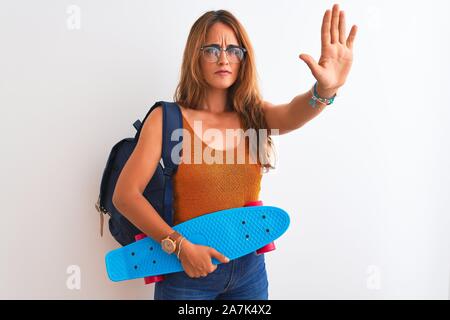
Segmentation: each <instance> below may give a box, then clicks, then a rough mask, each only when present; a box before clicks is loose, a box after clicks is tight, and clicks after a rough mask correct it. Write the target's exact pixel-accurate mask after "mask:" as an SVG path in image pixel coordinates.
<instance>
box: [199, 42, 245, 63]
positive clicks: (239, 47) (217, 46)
mask: <svg viewBox="0 0 450 320" xmlns="http://www.w3.org/2000/svg"><path fill="white" fill-rule="evenodd" d="M211 47H212V48H216V49H217V50H220V51H219V57H220V53H222V51H225V55H226V57H227V59H228V52H227V50H228V49H236V48H237V49H241V50H242V59H241V60H239V62H241V61H243V60H244V59H245V54H246V53H247V49H245V48H244V47H241V46H236V45H234V44H230V45H229V46H227V47H226V48H221V47H220V46H219V45H218V44H208V45H204V46H201V47H200V50H201V51H203V50H204V49H206V48H211ZM219 57H217V60H216V61H214V62H217V61H219ZM239 62H238V63H239Z"/></svg>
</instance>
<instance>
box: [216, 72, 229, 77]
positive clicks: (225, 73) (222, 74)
mask: <svg viewBox="0 0 450 320" xmlns="http://www.w3.org/2000/svg"><path fill="white" fill-rule="evenodd" d="M216 74H217V75H220V76H227V75H230V74H231V73H230V72H227V71H219V72H216Z"/></svg>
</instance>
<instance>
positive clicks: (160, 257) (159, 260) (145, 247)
mask: <svg viewBox="0 0 450 320" xmlns="http://www.w3.org/2000/svg"><path fill="white" fill-rule="evenodd" d="M289 223H290V219H289V215H288V214H287V212H286V211H284V210H282V209H280V208H277V207H272V206H263V205H262V201H253V202H248V203H246V205H245V206H244V207H238V208H232V209H227V210H221V211H216V212H213V213H209V214H205V215H202V216H199V217H197V218H194V219H191V220H188V221H185V222H183V223H180V224H178V225H176V226H174V227H173V230H175V231H178V232H179V233H181V234H182V235H183V236H184V237H185V238H186V239H188V240H189V241H190V242H192V243H194V244H198V245H205V246H209V247H212V248H214V249H216V250H217V251H219V252H221V253H222V254H224V255H225V256H226V257H228V258H229V259H230V261H231V260H233V259H236V258H239V257H242V256H244V255H246V254H249V253H251V252H254V251H256V252H257V254H263V253H266V252H269V251H272V250H274V249H275V244H274V243H273V241H274V240H276V239H277V238H279V237H280V236H281V235H282V234H283V233H284V232H285V231H286V230H287V228H288V227H289ZM136 240H137V241H136V242H134V243H131V244H129V245H127V246H125V247H121V248H118V249H115V250H112V251H110V252H109V253H107V254H106V257H105V262H106V270H107V274H108V277H109V279H110V280H111V281H114V282H117V281H124V280H132V279H137V278H144V280H145V283H146V284H149V283H154V282H158V281H162V280H164V276H163V275H164V274H169V273H174V272H179V271H183V270H184V269H183V267H182V265H181V263H180V261H179V260H178V258H177V257H176V254H171V255H169V254H167V253H166V252H164V251H163V250H162V249H161V245H160V243H158V242H156V241H155V240H153V239H152V238H150V237H147V236H146V235H145V234H141V235H138V236H136ZM212 263H214V264H220V263H221V262H219V261H218V260H217V259H215V258H212Z"/></svg>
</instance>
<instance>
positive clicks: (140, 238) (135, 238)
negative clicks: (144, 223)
mask: <svg viewBox="0 0 450 320" xmlns="http://www.w3.org/2000/svg"><path fill="white" fill-rule="evenodd" d="M144 238H147V235H146V234H145V233H139V234H137V235H135V236H134V240H136V241H139V240H142V239H144Z"/></svg>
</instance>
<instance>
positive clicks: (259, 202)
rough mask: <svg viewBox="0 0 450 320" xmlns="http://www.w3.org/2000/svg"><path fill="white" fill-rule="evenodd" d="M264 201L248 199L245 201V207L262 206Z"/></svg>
mask: <svg viewBox="0 0 450 320" xmlns="http://www.w3.org/2000/svg"><path fill="white" fill-rule="evenodd" d="M262 205H263V202H262V201H261V200H258V201H248V202H246V203H245V205H244V207H257V206H262Z"/></svg>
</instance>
